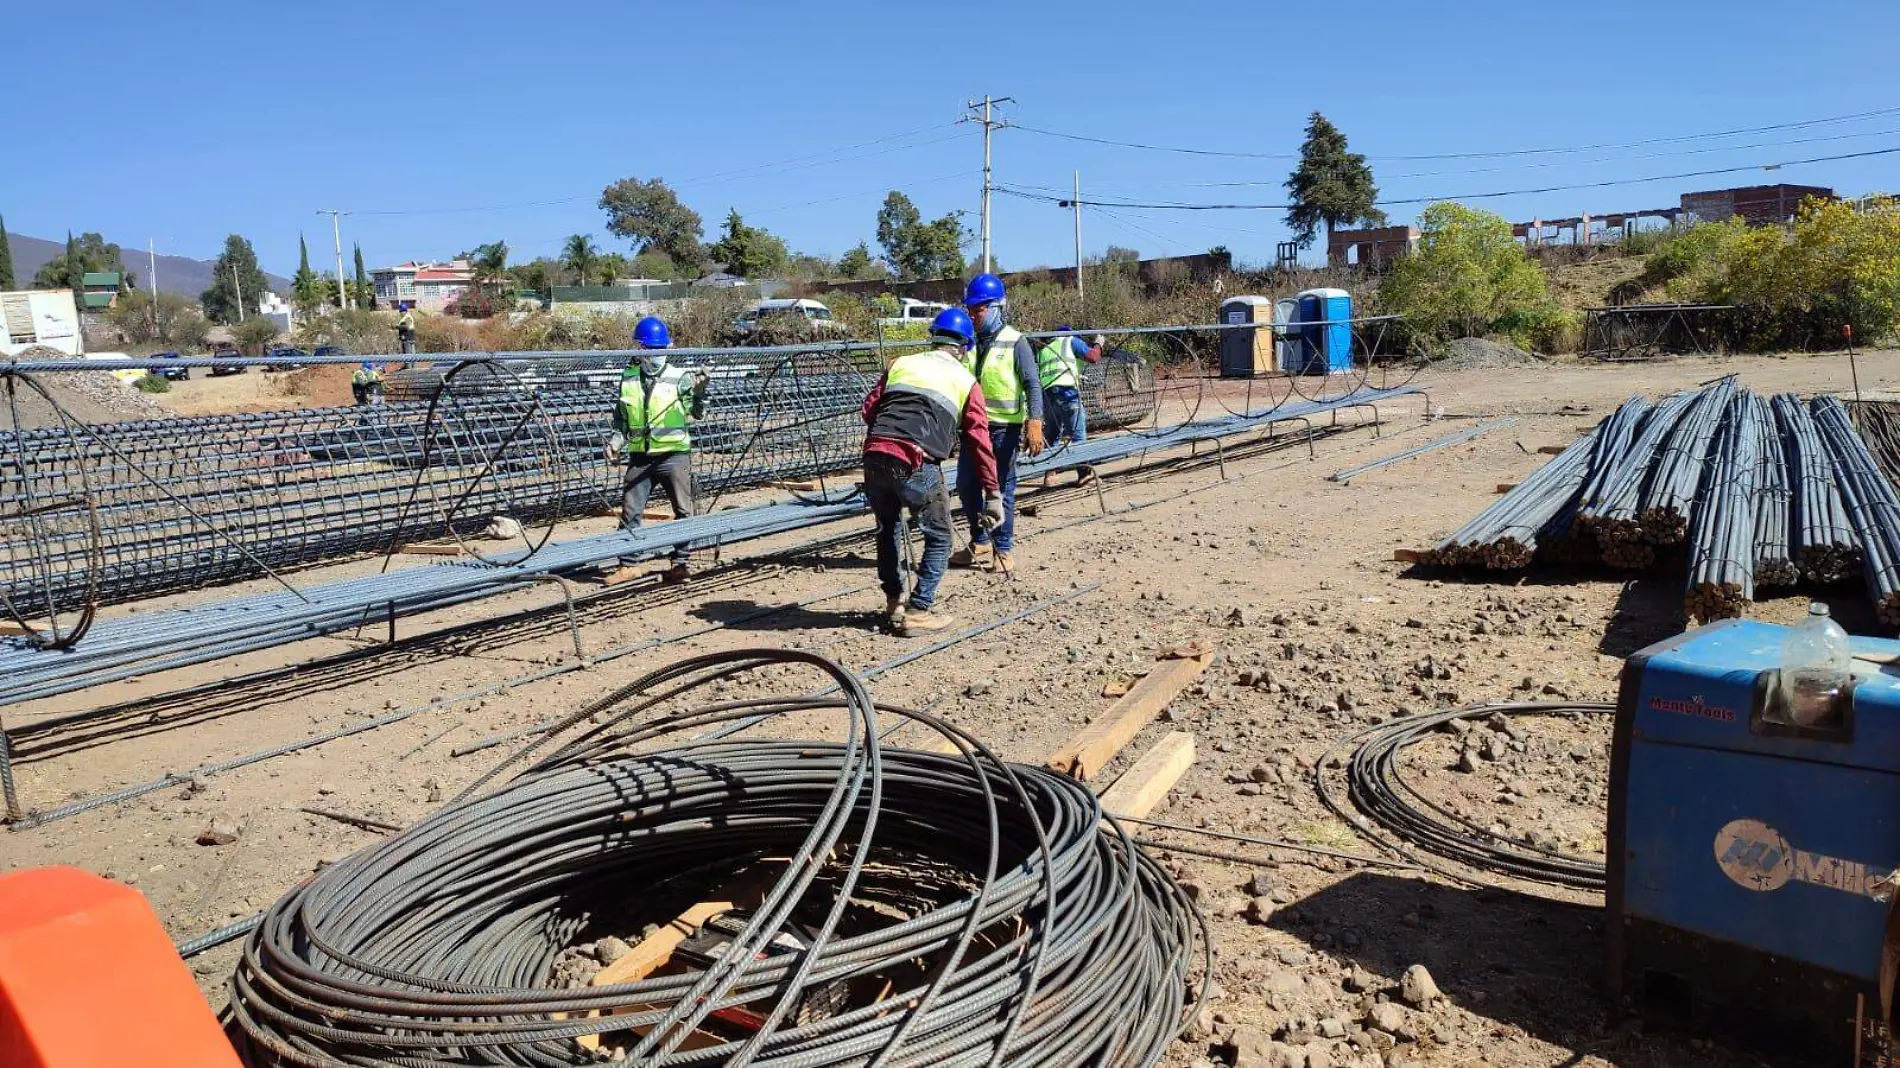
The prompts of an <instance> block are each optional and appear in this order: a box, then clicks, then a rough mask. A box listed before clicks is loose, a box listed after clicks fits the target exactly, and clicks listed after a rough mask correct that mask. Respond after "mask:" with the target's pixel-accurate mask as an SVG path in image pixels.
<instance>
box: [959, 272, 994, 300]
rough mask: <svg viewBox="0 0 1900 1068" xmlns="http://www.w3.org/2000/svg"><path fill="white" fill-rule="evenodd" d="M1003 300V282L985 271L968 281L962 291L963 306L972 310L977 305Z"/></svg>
mask: <svg viewBox="0 0 1900 1068" xmlns="http://www.w3.org/2000/svg"><path fill="white" fill-rule="evenodd" d="M1002 299H1003V280H1002V279H1001V278H998V277H996V276H995V275H993V274H990V273H988V272H987V271H986V272H984V273H983V274H979V275H977V276H976V277H975V278H972V279H970V284H969V285H968V286H967V287H965V288H964V290H963V304H964V306H965V307H969V308H974V307H976V306H977V305H979V304H994V303H996V302H997V301H999V300H1002Z"/></svg>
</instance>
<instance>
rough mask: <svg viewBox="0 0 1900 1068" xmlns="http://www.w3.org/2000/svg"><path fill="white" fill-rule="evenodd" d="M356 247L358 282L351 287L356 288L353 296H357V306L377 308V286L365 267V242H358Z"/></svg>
mask: <svg viewBox="0 0 1900 1068" xmlns="http://www.w3.org/2000/svg"><path fill="white" fill-rule="evenodd" d="M355 248H356V282H355V283H354V285H353V286H352V287H351V288H352V289H353V290H354V292H353V293H351V296H352V297H353V298H355V300H356V306H357V307H359V308H375V307H376V287H375V286H373V285H371V284H370V280H369V272H368V271H365V270H364V269H363V243H362V242H361V241H359V242H357V243H356V245H355Z"/></svg>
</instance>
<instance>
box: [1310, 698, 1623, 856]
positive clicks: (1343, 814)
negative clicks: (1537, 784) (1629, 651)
mask: <svg viewBox="0 0 1900 1068" xmlns="http://www.w3.org/2000/svg"><path fill="white" fill-rule="evenodd" d="M1614 710H1615V706H1614V705H1611V704H1607V703H1601V702H1594V701H1566V702H1555V701H1501V702H1496V703H1492V704H1479V705H1471V706H1468V707H1465V708H1457V709H1452V710H1450V711H1447V712H1435V713H1430V714H1427V715H1422V716H1410V717H1406V718H1402V719H1396V720H1393V721H1392V722H1390V723H1383V724H1380V725H1378V726H1375V727H1370V728H1368V729H1366V730H1363V731H1360V732H1359V733H1358V734H1355V735H1352V736H1350V737H1348V738H1345V739H1342V740H1341V741H1340V742H1338V743H1337V744H1336V745H1334V746H1333V748H1332V749H1331V750H1329V751H1328V752H1327V754H1326V755H1325V757H1323V758H1322V759H1321V760H1320V762H1319V764H1318V765H1316V770H1315V772H1314V774H1315V778H1316V782H1317V786H1318V789H1319V794H1320V799H1321V800H1322V801H1323V802H1324V803H1325V804H1326V807H1327V808H1329V809H1331V810H1332V811H1333V813H1334V814H1336V815H1338V816H1339V817H1340V818H1341V819H1344V820H1346V821H1348V822H1350V823H1351V824H1353V825H1354V826H1355V827H1357V828H1359V830H1360V831H1361V832H1362V833H1364V834H1365V835H1366V836H1367V837H1368V838H1370V839H1371V840H1372V841H1374V842H1376V843H1378V844H1379V845H1381V846H1383V847H1385V848H1387V849H1389V850H1392V851H1393V852H1395V853H1398V854H1399V855H1402V856H1405V857H1407V858H1408V859H1419V858H1416V857H1414V856H1413V854H1412V853H1411V852H1410V851H1409V850H1407V849H1405V848H1404V847H1403V846H1401V845H1398V844H1396V843H1394V842H1393V841H1392V840H1391V839H1390V838H1387V837H1386V834H1390V835H1392V836H1395V837H1396V838H1398V839H1400V840H1401V841H1403V842H1407V843H1410V844H1412V845H1415V846H1418V847H1419V848H1421V849H1424V850H1426V851H1428V852H1430V853H1434V854H1436V855H1438V856H1441V857H1445V858H1448V859H1450V860H1454V861H1457V862H1458V863H1459V864H1462V865H1464V866H1465V867H1467V868H1473V869H1477V870H1479V871H1490V872H1496V873H1498V874H1501V875H1509V876H1512V877H1513V878H1518V879H1528V880H1531V881H1533V882H1543V883H1555V884H1558V885H1560V886H1570V887H1576V888H1578V889H1584V890H1601V889H1603V884H1604V867H1603V862H1602V861H1599V860H1594V859H1591V858H1589V857H1580V856H1574V855H1572V854H1568V853H1564V852H1561V851H1558V850H1555V849H1549V848H1545V847H1543V846H1538V845H1532V844H1526V843H1523V842H1518V841H1516V840H1514V839H1511V838H1506V837H1505V836H1503V835H1501V834H1498V833H1496V832H1494V831H1491V830H1489V829H1487V828H1485V827H1481V826H1479V825H1478V824H1477V823H1476V822H1475V821H1473V820H1471V819H1468V818H1466V817H1464V816H1461V815H1458V814H1457V813H1455V812H1452V811H1450V810H1448V809H1447V808H1445V806H1443V805H1441V804H1439V803H1438V802H1436V801H1433V800H1431V799H1430V798H1428V797H1426V796H1425V795H1424V794H1421V793H1419V792H1418V791H1417V790H1416V789H1414V788H1413V787H1412V785H1411V784H1410V783H1408V782H1407V781H1406V780H1405V777H1404V775H1403V773H1402V769H1401V767H1400V764H1399V756H1400V754H1401V753H1403V752H1404V751H1405V749H1406V748H1408V747H1410V746H1412V745H1416V744H1417V743H1418V742H1420V741H1421V740H1423V739H1424V737H1425V735H1427V734H1428V733H1430V732H1432V731H1435V730H1438V729H1439V728H1441V727H1444V726H1446V725H1447V724H1450V723H1452V722H1453V721H1457V720H1480V719H1489V718H1490V717H1492V716H1553V715H1555V716H1567V715H1598V714H1607V713H1610V712H1613V711H1614ZM1341 764H1343V765H1344V766H1345V769H1346V771H1345V782H1346V796H1345V798H1344V799H1342V798H1341V797H1340V796H1339V794H1338V792H1337V790H1336V789H1335V787H1334V785H1333V783H1332V782H1331V780H1330V779H1329V778H1328V775H1327V771H1326V769H1328V768H1331V767H1338V766H1340V765H1341ZM1381 832H1384V833H1381ZM1430 866H1431V867H1433V868H1435V869H1437V870H1439V871H1443V872H1446V873H1447V874H1451V875H1452V876H1453V877H1454V878H1458V879H1461V880H1464V881H1467V882H1469V881H1472V880H1471V878H1470V876H1469V875H1465V874H1462V873H1460V872H1459V871H1457V870H1456V869H1446V868H1445V867H1444V866H1442V865H1436V864H1433V865H1430Z"/></svg>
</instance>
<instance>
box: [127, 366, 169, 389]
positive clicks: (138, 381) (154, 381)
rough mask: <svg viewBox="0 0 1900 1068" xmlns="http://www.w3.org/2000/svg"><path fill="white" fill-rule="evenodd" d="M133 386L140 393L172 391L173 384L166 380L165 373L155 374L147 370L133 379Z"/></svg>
mask: <svg viewBox="0 0 1900 1068" xmlns="http://www.w3.org/2000/svg"><path fill="white" fill-rule="evenodd" d="M132 388H133V389H136V390H138V391H139V392H140V393H170V392H171V391H172V384H171V383H170V382H168V381H166V379H165V376H164V375H155V374H153V373H152V372H150V371H147V372H145V373H144V374H143V375H140V376H139V377H138V378H135V379H133V380H132Z"/></svg>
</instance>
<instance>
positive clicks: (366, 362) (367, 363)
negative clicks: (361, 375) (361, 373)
mask: <svg viewBox="0 0 1900 1068" xmlns="http://www.w3.org/2000/svg"><path fill="white" fill-rule="evenodd" d="M363 370H365V371H369V370H373V368H371V367H370V365H369V361H368V360H364V361H363Z"/></svg>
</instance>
